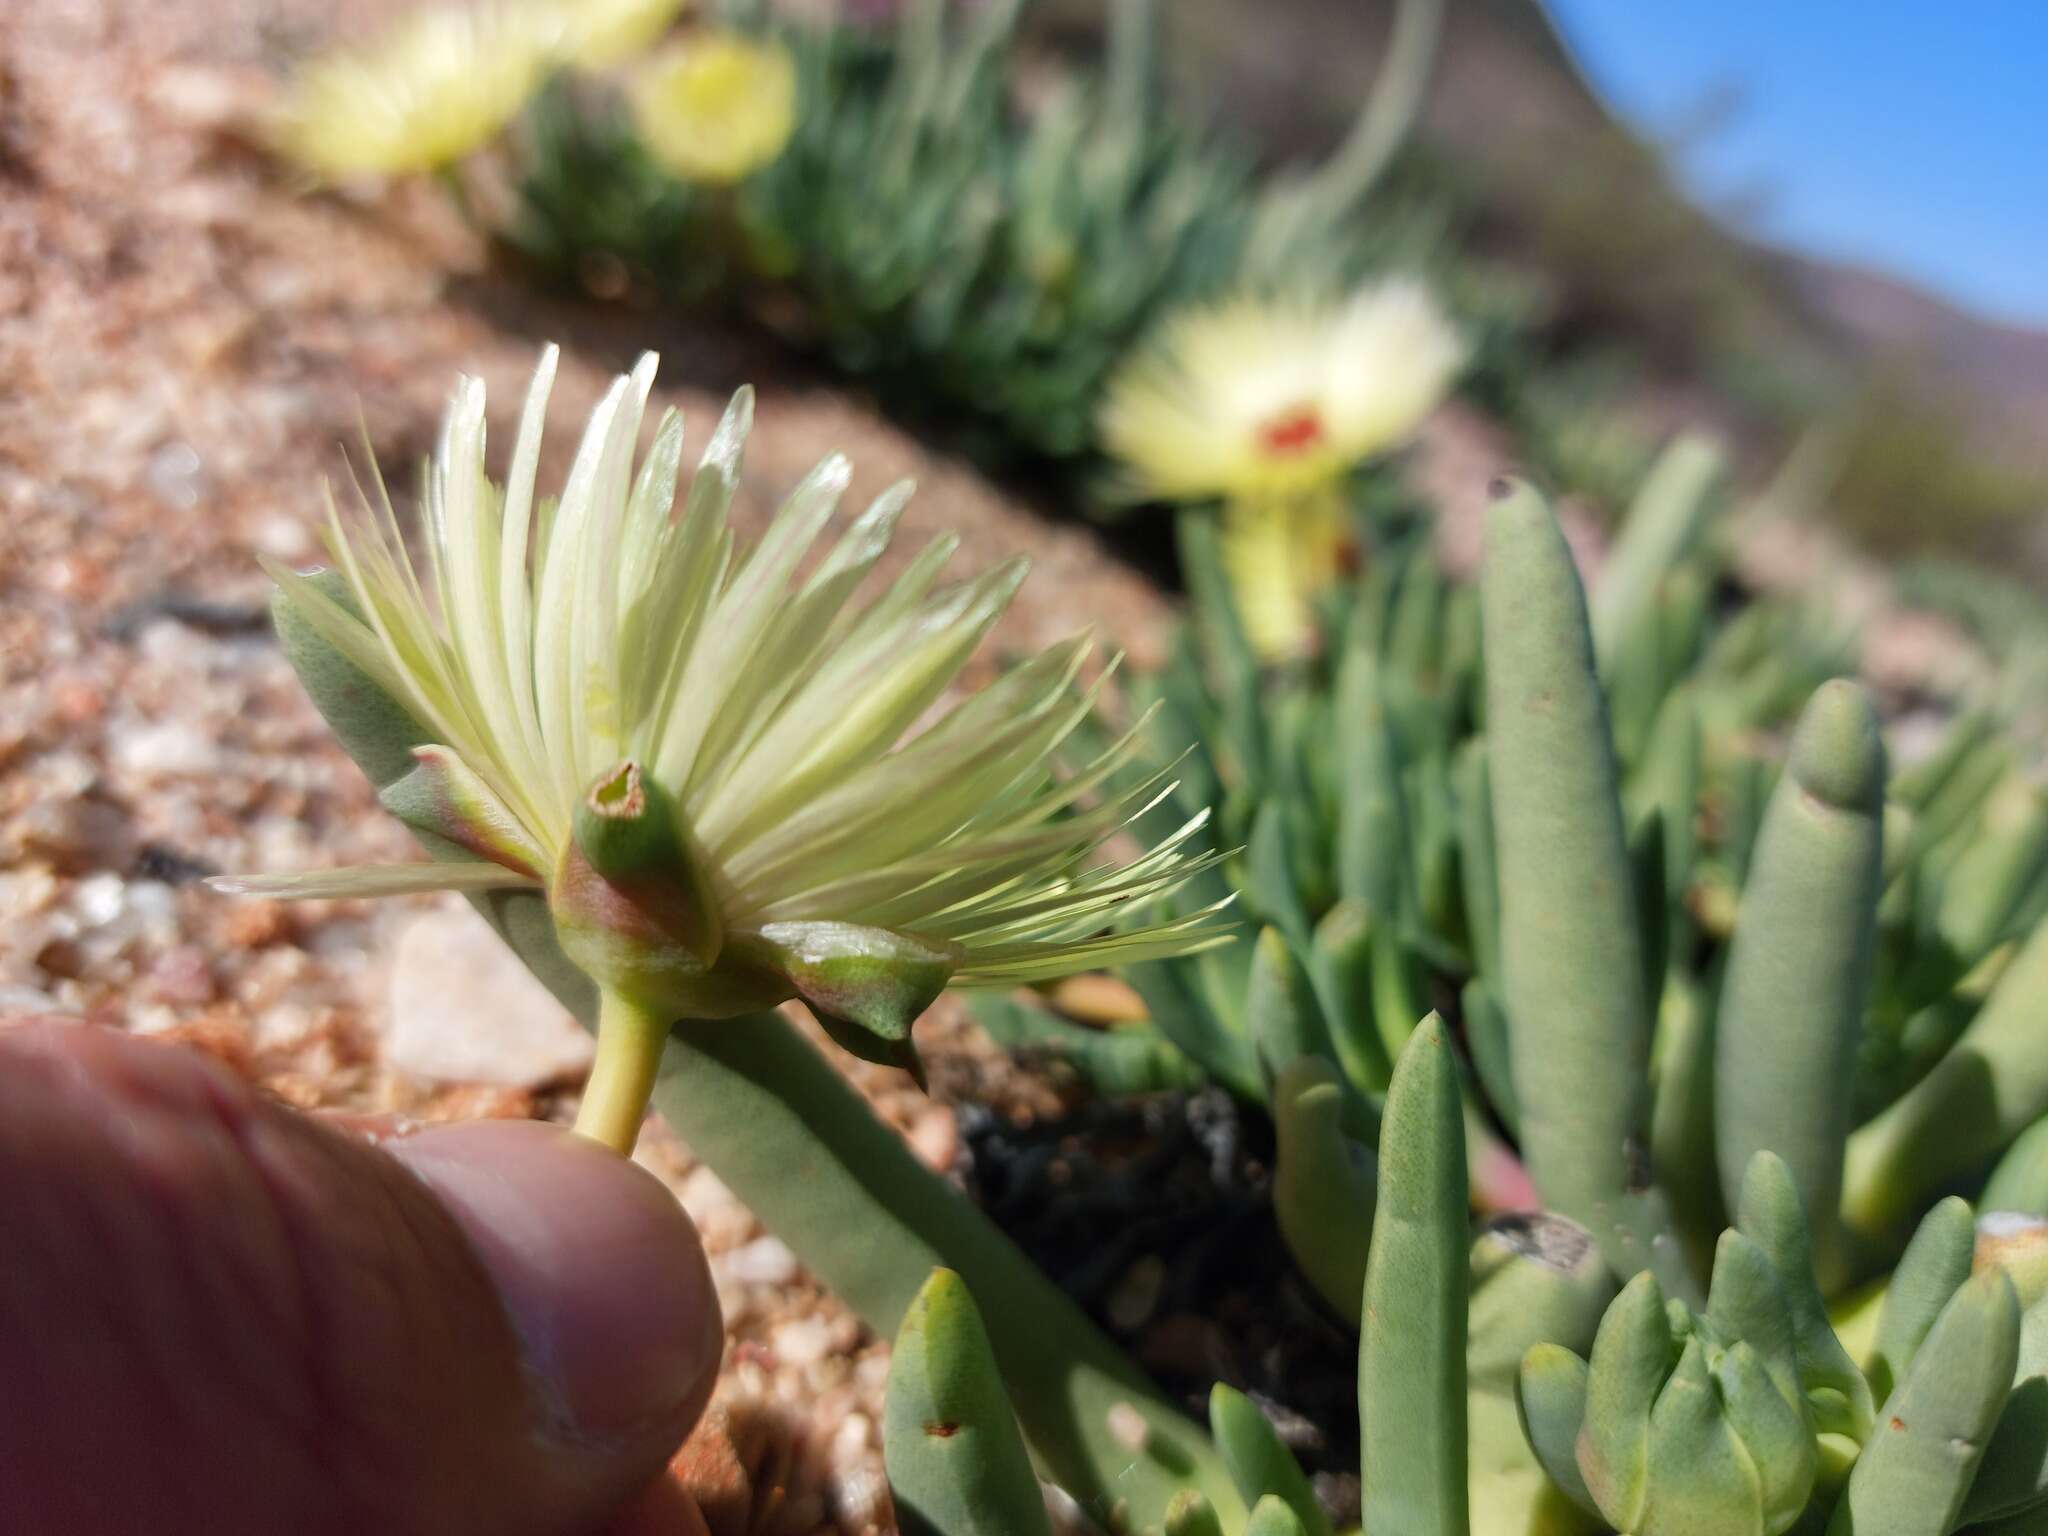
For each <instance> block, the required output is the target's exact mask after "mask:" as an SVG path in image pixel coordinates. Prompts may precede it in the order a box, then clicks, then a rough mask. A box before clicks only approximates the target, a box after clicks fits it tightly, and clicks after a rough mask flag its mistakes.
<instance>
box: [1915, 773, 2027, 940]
mask: <svg viewBox="0 0 2048 1536" xmlns="http://www.w3.org/2000/svg"><path fill="white" fill-rule="evenodd" d="M2044 874H2048V798H2044V797H2043V796H2042V794H2041V792H2040V791H2039V790H2037V789H2035V788H2034V787H2033V786H2032V785H2030V784H2028V783H2026V782H2025V781H2024V780H2021V779H2015V780H2013V781H2011V782H2009V783H2008V784H2007V785H2005V786H2003V787H2001V788H2000V789H1999V790H1998V792H1997V793H1995V794H1994V795H1993V796H1992V797H1991V801H1990V804H1989V805H1987V806H1986V808H1985V813H1984V818H1983V825H1982V828H1981V830H1980V831H1979V833H1978V835H1977V837H1976V838H1975V840H1973V841H1972V842H1971V844H1970V846H1969V847H1967V848H1965V849H1964V850H1963V851H1962V852H1961V853H1960V854H1959V855H1958V856H1957V858H1956V861H1955V863H1954V864H1952V865H1950V867H1949V870H1948V873H1947V874H1946V875H1944V876H1943V878H1942V881H1941V906H1940V909H1939V910H1938V912H1937V913H1936V916H1935V932H1936V934H1937V935H1938V936H1939V937H1940V939H1941V942H1942V944H1943V945H1944V946H1945V947H1946V949H1947V950H1948V952H1949V956H1950V958H1951V959H1952V961H1953V963H1954V964H1955V966H1956V967H1957V972H1958V974H1960V972H1961V971H1964V970H1967V969H1968V968H1969V967H1970V966H1972V965H1974V964H1976V963H1977V961H1979V960H1981V959H1982V958H1983V957H1984V956H1985V955H1986V954H1988V953H1989V952H1990V950H1991V948H1992V946H1993V945H1995V944H1997V943H1998V942H1999V941H2000V940H2002V939H2004V938H2005V937H2007V935H2008V934H2009V933H2010V932H2011V931H2012V924H2013V920H2014V918H2015V916H2016V915H2017V914H2018V913H2019V911H2020V908H2021V905H2022V903H2024V902H2025V901H2026V899H2027V898H2028V896H2029V895H2030V894H2031V893H2032V892H2033V891H2034V890H2035V889H2036V888H2037V887H2038V886H2039V885H2040V883H2041V880H2042V878H2043V875H2044Z"/></svg>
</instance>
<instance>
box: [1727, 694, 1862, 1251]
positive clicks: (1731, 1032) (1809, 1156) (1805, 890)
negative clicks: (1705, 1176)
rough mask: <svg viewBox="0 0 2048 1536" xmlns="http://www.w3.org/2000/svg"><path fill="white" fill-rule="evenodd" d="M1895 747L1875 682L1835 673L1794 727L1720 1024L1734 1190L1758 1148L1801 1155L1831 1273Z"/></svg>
mask: <svg viewBox="0 0 2048 1536" xmlns="http://www.w3.org/2000/svg"><path fill="white" fill-rule="evenodd" d="M1883 793H1884V748H1883V745H1882V743H1881V742H1880V740H1879V737H1878V731H1877V714H1876V711H1875V710H1874V709H1873V708H1872V707H1871V704H1870V699H1869V696H1868V695H1867V694H1866V693H1865V692H1864V690H1863V689H1862V688H1861V687H1860V686H1858V685H1857V684H1855V683H1852V682H1848V681H1843V680H1837V681H1835V682H1831V683H1827V684H1824V685H1823V686H1822V687H1821V689H1820V691H1819V692H1817V693H1816V694H1815V695H1814V696H1813V699H1812V701H1811V702H1810V703H1809V704H1808V705H1807V707H1806V711H1805V713H1804V714H1803V715H1802V716H1801V717H1800V722H1799V728H1798V731H1797V733H1796V734H1795V735H1794V737H1793V741H1792V752H1791V760H1790V764H1789V768H1788V771H1787V773H1786V775H1785V777H1784V779H1783V780H1781V781H1780V782H1779V785H1778V788H1777V790H1776V791H1775V792H1774V793H1773V795H1772V797H1771V803H1770V808H1769V810H1768V811H1767V812H1766V813H1765V817H1764V825H1763V830H1762V832H1761V833H1760V834H1759V836H1758V839H1757V848H1756V852H1755V855H1754V859H1753V863H1752V866H1751V870H1750V877H1749V883H1748V885H1747V886H1746V887H1745V888H1744V890H1743V893H1742V907H1741V913H1740V916H1739V918H1738V919H1737V922H1736V928H1735V938H1734V942H1733V944H1732V945H1731V947H1730V951H1729V956H1728V969H1727V974H1726V976H1725V978H1724V979H1723V981H1722V986H1721V1008H1720V1014H1719V1017H1718V1020H1717V1024H1716V1030H1715V1060H1716V1070H1715V1074H1714V1117H1715V1142H1716V1146H1717V1149H1718V1152H1719V1156H1720V1165H1721V1192H1722V1196H1723V1198H1724V1199H1726V1200H1727V1201H1728V1203H1729V1204H1730V1205H1733V1204H1735V1203H1736V1202H1737V1200H1739V1198H1740V1196H1741V1191H1742V1181H1743V1177H1744V1175H1745V1174H1746V1173H1747V1172H1748V1171H1749V1164H1750V1159H1751V1158H1752V1157H1754V1156H1755V1155H1756V1154H1757V1153H1758V1152H1760V1151H1771V1152H1775V1153H1777V1154H1778V1155H1779V1156H1780V1157H1782V1158H1783V1159H1784V1160H1785V1163H1786V1165H1787V1166H1788V1167H1789V1168H1790V1169H1791V1172H1792V1179H1793V1183H1794V1184H1795V1186H1796V1187H1797V1188H1798V1191H1799V1196H1800V1200H1801V1203H1802V1204H1803V1206H1804V1207H1805V1210H1806V1212H1807V1220H1808V1223H1809V1225H1810V1226H1811V1228H1812V1232H1813V1239H1814V1253H1815V1260H1816V1264H1817V1266H1818V1269H1819V1272H1820V1274H1821V1275H1822V1277H1823V1283H1824V1284H1832V1283H1833V1282H1834V1280H1835V1279H1836V1277H1839V1276H1840V1275H1841V1274H1842V1273H1843V1270H1844V1265H1845V1260H1844V1256H1843V1254H1842V1252H1841V1248H1842V1243H1841V1238H1840V1223H1839V1219H1838V1217H1837V1214H1836V1213H1837V1209H1838V1207H1839V1204H1840V1199H1841V1188H1842V1149H1843V1145H1844V1143H1845V1141H1846V1140H1847V1137H1848V1134H1849V1129H1850V1118H1849V1117H1850V1106H1851V1096H1850V1086H1851V1082H1852V1080H1853V1076H1854V1072H1855V1066H1856V1045H1857V1039H1858V1036H1859V1034H1860V1032H1861V1030H1862V1026H1863V1003H1864V995H1865V992H1866V990H1867V986H1868V976H1869V971H1870V958H1871V942H1872V933H1873V924H1874V921H1875V916H1876V911H1877V895H1878V861H1879V855H1880V828H1881V811H1882V797H1883Z"/></svg>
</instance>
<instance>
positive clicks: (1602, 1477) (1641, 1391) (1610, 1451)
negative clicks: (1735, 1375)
mask: <svg viewBox="0 0 2048 1536" xmlns="http://www.w3.org/2000/svg"><path fill="white" fill-rule="evenodd" d="M1677 1360H1678V1347H1677V1344H1676V1343H1675V1342H1674V1340H1673V1339H1672V1336H1671V1319H1670V1315H1669V1313H1668V1312H1667V1310H1666V1308H1665V1303H1664V1291H1663V1288H1662V1287H1661V1286H1659V1285H1658V1284H1657V1277H1656V1276H1655V1275H1653V1274H1651V1273H1649V1272H1648V1271H1647V1270H1646V1271H1644V1272H1643V1273H1641V1274H1639V1275H1637V1276H1636V1277H1635V1278H1634V1279H1633V1280H1631V1281H1629V1283H1628V1284H1627V1285H1625V1286H1623V1287H1622V1288H1621V1294H1620V1295H1619V1296H1617V1297H1616V1298H1615V1299H1614V1304H1613V1305H1612V1306H1610V1307H1609V1308H1608V1309H1607V1315H1606V1316H1605V1317H1604V1318H1602V1319H1601V1321H1600V1331H1599V1333H1598V1335H1597V1336H1596V1337H1595V1338H1594V1340H1593V1354H1592V1358H1591V1360H1590V1361H1589V1362H1588V1372H1587V1377H1586V1412H1585V1417H1584V1420H1583V1421H1582V1423H1581V1426H1580V1429H1579V1443H1578V1462H1579V1472H1580V1475H1581V1476H1582V1477H1583V1478H1584V1479H1585V1484H1586V1489H1587V1491H1588V1492H1589V1493H1590V1494H1591V1495H1592V1498H1593V1502H1594V1503H1595V1504H1596V1505H1598V1506H1599V1509H1600V1512H1601V1514H1603V1515H1605V1516H1606V1517H1607V1519H1608V1520H1610V1521H1611V1522H1613V1524H1614V1527H1615V1529H1617V1530H1621V1531H1635V1530H1638V1529H1640V1523H1641V1521H1642V1518H1643V1512H1644V1509H1645V1507H1646V1506H1647V1504H1648V1500H1649V1492H1650V1488H1649V1457H1650V1414H1651V1410H1652V1409H1654V1408H1655V1407H1656V1405H1657V1394H1658V1393H1659V1392H1661V1391H1662V1390H1663V1389H1664V1383H1665V1381H1666V1380H1667V1379H1668V1378H1669V1377H1670V1375H1671V1370H1672V1367H1673V1366H1674V1365H1675V1364H1676V1363H1677Z"/></svg>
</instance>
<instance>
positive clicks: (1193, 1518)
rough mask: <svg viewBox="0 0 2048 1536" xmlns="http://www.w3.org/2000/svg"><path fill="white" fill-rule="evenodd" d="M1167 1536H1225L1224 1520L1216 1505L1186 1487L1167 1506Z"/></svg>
mask: <svg viewBox="0 0 2048 1536" xmlns="http://www.w3.org/2000/svg"><path fill="white" fill-rule="evenodd" d="M1166 1536H1223V1522H1222V1521H1221V1520H1218V1519H1217V1518H1216V1506H1215V1505H1213V1504H1211V1503H1210V1502H1209V1501H1208V1500H1207V1499H1205V1498H1203V1497H1202V1496H1201V1495H1200V1494H1199V1493H1196V1492H1195V1491H1194V1489H1192V1488H1184V1489H1182V1490H1181V1491H1180V1492H1179V1493H1176V1494H1175V1495H1174V1496H1173V1498H1172V1500H1171V1501H1170V1502H1169V1503H1168V1504H1167V1506H1166Z"/></svg>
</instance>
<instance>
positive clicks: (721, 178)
mask: <svg viewBox="0 0 2048 1536" xmlns="http://www.w3.org/2000/svg"><path fill="white" fill-rule="evenodd" d="M633 115H634V119H635V121H636V122H637V123H638V125H639V129H640V136H641V138H642V139H643V140H645V142H646V144H647V147H648V149H649V150H650V151H652V153H653V154H654V157H655V158H656V159H657V160H659V161H660V162H661V163H662V164H663V165H665V166H667V167H668V168H669V169H670V170H671V171H673V172H675V174H676V175H678V176H680V177H682V178H683V180H685V181H694V182H701V183H704V184H706V185H710V186H730V185H731V184H732V183H734V182H737V181H744V180H745V179H746V178H747V177H749V176H751V175H753V174H754V172H756V171H758V170H760V169H761V168H762V167H763V166H766V165H768V164H770V163H771V162H773V161H774V160H775V158H776V157H777V156H778V155H780V154H781V153H782V151H783V149H784V147H785V146H786V145H787V144H788V143H789V136H790V134H791V133H792V132H794V131H795V129H796V63H795V61H794V60H792V59H791V58H790V56H789V53H788V51H787V50H786V49H784V48H783V47H782V46H781V45H780V44H778V43H774V42H767V41H762V40H759V39H755V38H748V37H743V36H741V35H739V34H738V33H734V32H700V33H697V34H696V35H694V36H692V37H689V38H686V39H685V40H684V41H682V42H680V43H678V44H677V45H676V46H675V47H673V48H671V49H669V50H668V51H667V52H666V53H664V54H663V55H662V56H661V57H660V58H659V59H657V60H656V61H655V62H654V63H652V64H650V65H649V66H648V68H647V69H646V71H645V72H644V73H642V74H641V76H640V78H639V79H638V80H637V81H636V82H635V84H634V88H633Z"/></svg>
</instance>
